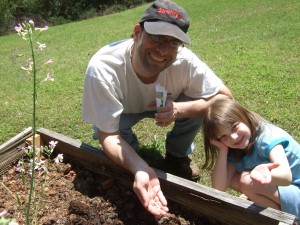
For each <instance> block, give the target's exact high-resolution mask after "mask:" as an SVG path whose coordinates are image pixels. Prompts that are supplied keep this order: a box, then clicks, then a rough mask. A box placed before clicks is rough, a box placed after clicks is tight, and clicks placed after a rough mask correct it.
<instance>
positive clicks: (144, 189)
mask: <svg viewBox="0 0 300 225" xmlns="http://www.w3.org/2000/svg"><path fill="white" fill-rule="evenodd" d="M133 190H134V192H135V193H136V195H137V196H138V198H139V200H140V202H141V203H142V205H143V206H144V207H145V208H146V209H147V210H148V211H149V212H150V213H152V214H153V215H155V216H163V215H165V214H166V213H167V212H168V211H169V209H168V207H167V200H166V198H165V196H164V195H163V193H162V191H161V189H160V184H159V180H158V178H157V176H156V174H155V172H154V170H153V169H152V168H150V171H148V173H147V172H144V171H138V172H137V173H136V174H135V179H134V183H133Z"/></svg>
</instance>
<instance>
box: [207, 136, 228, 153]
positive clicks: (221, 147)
mask: <svg viewBox="0 0 300 225" xmlns="http://www.w3.org/2000/svg"><path fill="white" fill-rule="evenodd" d="M210 143H211V144H212V145H214V146H216V147H217V148H218V149H219V151H226V152H228V146H227V145H225V144H223V143H222V142H221V141H218V140H216V139H212V138H211V139H210Z"/></svg>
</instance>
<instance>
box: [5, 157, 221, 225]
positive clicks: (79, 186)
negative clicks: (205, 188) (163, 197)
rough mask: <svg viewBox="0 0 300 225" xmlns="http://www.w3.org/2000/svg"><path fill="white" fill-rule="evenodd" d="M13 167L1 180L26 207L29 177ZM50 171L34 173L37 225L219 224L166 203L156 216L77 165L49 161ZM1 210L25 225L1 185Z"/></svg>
mask: <svg viewBox="0 0 300 225" xmlns="http://www.w3.org/2000/svg"><path fill="white" fill-rule="evenodd" d="M16 170H17V167H16V166H13V167H12V168H11V169H10V170H9V171H7V172H6V173H5V174H4V175H2V176H1V181H2V182H3V183H4V184H5V185H6V186H7V187H8V188H9V190H10V191H11V192H12V193H14V194H15V195H16V196H18V197H19V199H20V202H21V203H22V204H23V205H24V204H26V203H27V201H28V192H29V189H28V187H29V184H28V182H29V177H28V175H27V177H26V179H25V181H26V182H27V183H26V184H25V185H24V184H23V183H22V175H21V174H20V173H18V172H17V171H16ZM48 170H49V172H48V173H47V174H46V173H45V172H40V174H39V173H37V174H36V175H35V177H36V187H37V192H36V193H40V187H41V186H42V185H43V184H46V185H45V188H44V196H43V197H42V198H39V197H38V196H37V202H39V204H37V205H38V206H39V207H40V209H39V210H38V214H37V224H41V225H50V224H66V225H67V224H70V225H71V224H80V225H93V224H95V225H96V224H105V225H123V224H124V225H156V224H169V225H175V224H176V225H177V224H178V225H190V224H191V225H192V224H193V225H202V224H203V225H221V224H223V223H221V222H219V221H215V220H213V219H208V218H206V217H205V216H201V215H196V214H195V213H193V212H192V211H189V210H188V209H187V208H186V207H184V206H182V205H179V204H177V203H175V202H171V201H169V202H168V207H169V210H170V211H169V213H168V214H167V215H166V216H163V217H154V216H153V215H151V214H150V213H148V212H147V211H146V210H145V209H144V208H143V207H142V205H141V204H140V202H139V200H138V198H137V196H136V195H135V194H134V192H133V190H132V188H131V187H126V186H124V185H123V184H121V183H119V182H118V181H117V180H113V179H111V178H109V177H104V176H102V175H99V174H96V173H93V172H91V171H89V170H87V169H85V168H83V167H81V166H79V165H76V164H75V163H71V162H69V163H67V162H65V163H59V164H52V163H51V164H50V165H49V166H48ZM0 196H1V198H0V213H1V212H3V211H7V213H6V214H5V217H6V218H15V219H16V221H17V222H18V223H19V224H25V218H24V212H23V211H22V208H21V207H20V206H19V205H18V204H17V203H16V200H15V199H14V198H13V196H12V195H11V194H9V193H8V191H7V190H5V188H3V187H2V186H0Z"/></svg>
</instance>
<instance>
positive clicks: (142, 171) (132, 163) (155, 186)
mask: <svg viewBox="0 0 300 225" xmlns="http://www.w3.org/2000/svg"><path fill="white" fill-rule="evenodd" d="M98 133H99V140H100V144H101V145H102V147H103V149H104V152H105V153H106V155H107V156H108V157H109V158H110V159H111V160H113V161H114V162H116V163H117V164H119V165H121V166H122V167H124V168H125V169H127V170H129V171H130V172H131V173H132V174H133V175H134V183H133V190H134V192H135V193H136V195H137V196H138V198H139V200H140V202H141V203H142V205H143V206H144V207H145V208H146V209H147V210H148V211H149V212H150V213H152V214H153V215H155V216H162V215H165V214H166V213H167V212H168V211H169V209H168V207H167V200H166V198H165V196H164V195H163V193H162V191H161V188H160V183H159V180H158V177H157V175H156V173H155V171H154V170H153V168H151V167H150V166H148V164H147V163H146V162H145V161H144V160H143V159H142V158H141V157H140V156H139V155H138V154H137V153H136V152H135V151H134V150H133V149H132V147H131V146H130V145H129V144H128V143H127V142H126V141H125V140H124V139H123V138H122V137H121V135H120V133H119V132H115V133H105V132H102V131H99V132H98Z"/></svg>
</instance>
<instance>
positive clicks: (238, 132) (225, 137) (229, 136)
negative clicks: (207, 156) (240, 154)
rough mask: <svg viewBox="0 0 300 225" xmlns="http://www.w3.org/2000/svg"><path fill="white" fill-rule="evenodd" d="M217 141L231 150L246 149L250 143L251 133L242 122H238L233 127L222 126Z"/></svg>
mask: <svg viewBox="0 0 300 225" xmlns="http://www.w3.org/2000/svg"><path fill="white" fill-rule="evenodd" d="M217 139H218V141H221V142H222V143H223V144H224V145H226V146H228V147H229V148H237V149H245V148H246V147H247V146H248V145H249V143H250V139H251V131H250V129H249V127H248V126H247V125H246V124H244V123H241V122H236V123H234V124H233V125H232V126H223V125H220V126H219V129H218V131H217Z"/></svg>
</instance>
